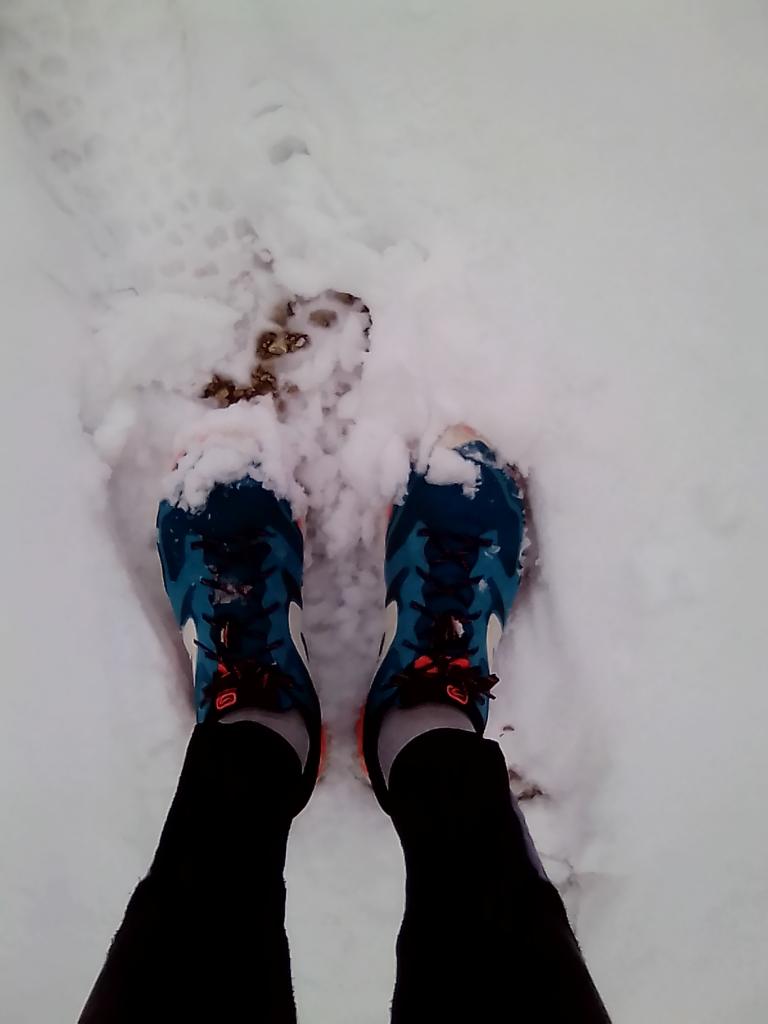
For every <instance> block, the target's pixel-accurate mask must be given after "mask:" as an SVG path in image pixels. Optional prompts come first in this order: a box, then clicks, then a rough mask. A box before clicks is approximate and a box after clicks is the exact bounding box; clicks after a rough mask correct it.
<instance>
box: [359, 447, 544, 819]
mask: <svg viewBox="0 0 768 1024" xmlns="http://www.w3.org/2000/svg"><path fill="white" fill-rule="evenodd" d="M457 456H458V457H459V458H457ZM462 463H463V465H462ZM445 466H447V467H448V470H449V471H448V473H447V474H446V473H445V472H444V471H443V470H441V471H439V472H435V471H433V467H445ZM451 474H453V475H452V476H451ZM440 477H443V478H448V479H453V480H456V479H461V480H462V483H446V484H442V483H438V482H432V481H434V480H436V479H439V478H440ZM524 535H525V509H524V500H523V493H522V488H521V486H520V484H519V482H518V480H517V479H516V475H515V474H513V473H512V471H510V470H509V469H508V468H506V467H504V466H503V465H501V464H500V462H499V459H498V457H497V455H496V453H495V452H493V451H492V450H491V448H490V447H489V446H488V444H487V443H486V442H485V441H483V440H482V439H481V438H479V437H478V436H477V435H476V434H475V433H474V432H473V431H470V430H469V429H468V428H466V427H454V428H451V430H449V431H447V432H446V434H444V435H443V437H442V438H441V439H440V441H438V444H437V445H436V448H435V450H434V452H433V454H432V456H431V460H430V468H429V470H428V471H427V473H426V474H424V473H419V472H417V471H416V470H413V471H412V472H411V475H410V478H409V480H408V486H407V490H406V494H405V498H404V499H403V501H402V503H401V504H399V505H395V506H394V507H393V511H392V515H391V518H390V521H389V526H388V529H387V538H386V556H385V557H386V560H385V581H386V586H387V594H386V610H385V625H386V628H385V632H384V636H383V638H382V642H381V647H380V650H379V661H378V665H377V669H376V672H375V675H374V679H373V683H372V685H371V689H370V692H369V694H368V700H367V702H366V705H365V708H364V710H363V716H362V723H361V726H362V728H361V736H360V739H361V754H362V758H363V762H364V766H365V770H366V772H367V774H368V777H369V779H370V781H371V784H372V786H373V789H374V792H375V794H376V796H377V798H378V799H379V802H380V803H381V804H382V806H384V807H385V809H386V800H387V797H386V784H385V779H384V776H383V773H382V769H381V765H380V763H379V756H378V741H379V733H380V730H381V725H382V721H383V720H384V718H385V716H386V715H387V714H388V712H390V711H392V710H393V709H397V708H402V709H405V708H413V707H416V706H418V705H423V704H436V705H448V706H450V707H453V708H458V709H460V711H462V712H464V714H466V716H467V717H468V719H469V721H470V723H471V725H472V726H473V727H474V729H475V730H476V732H477V733H479V734H482V733H483V732H484V730H485V726H486V723H487V720H488V709H489V703H490V701H491V699H492V698H493V694H492V692H491V691H492V689H493V687H494V686H495V685H496V683H497V682H498V679H497V677H496V676H495V675H494V674H493V660H494V655H495V652H496V647H497V645H498V642H499V640H500V639H501V634H502V631H503V629H504V624H505V622H506V621H507V618H508V616H509V613H510V610H511V608H512V603H513V601H514V599H515V595H516V594H517V591H518V587H519V585H520V579H521V575H522V558H521V556H522V549H523V543H524Z"/></svg>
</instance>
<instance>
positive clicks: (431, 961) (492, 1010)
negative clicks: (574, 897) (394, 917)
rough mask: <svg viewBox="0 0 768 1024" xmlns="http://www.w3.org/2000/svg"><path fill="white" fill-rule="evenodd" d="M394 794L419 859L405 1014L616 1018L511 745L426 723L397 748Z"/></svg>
mask: <svg viewBox="0 0 768 1024" xmlns="http://www.w3.org/2000/svg"><path fill="white" fill-rule="evenodd" d="M389 802H390V807H389V809H390V812H391V815H392V820H393V822H394V825H395V828H396V829H397V831H398V834H399V836H400V840H401V842H402V845H403V851H404V853H405V862H406V871H407V881H406V907H405V918H404V921H403V927H402V931H401V933H400V937H399V940H398V945H397V955H398V971H397V984H396V989H395V996H394V1002H393V1007H392V1021H393V1024H424V1022H425V1021H436V1022H440V1024H450V1022H453V1021H456V1022H459V1021H460V1022H462V1024H469V1022H471V1024H492V1022H495V1021H509V1022H513V1021H514V1022H520V1024H523V1022H527V1021H541V1022H546V1024H560V1022H562V1024H566V1022H567V1024H605V1022H607V1021H608V1015H607V1013H606V1011H605V1008H604V1006H603V1004H602V1002H601V1000H600V997H599V995H598V994H597V991H596V989H595V987H594V985H593V983H592V980H591V978H590V976H589V973H588V971H587V968H586V966H585V964H584V961H583V960H582V957H581V954H580V952H579V948H578V945H577V943H576V940H575V938H574V936H573V932H572V931H571V928H570V925H569V924H568V919H567V917H566V913H565V909H564V907H563V904H562V901H561V899H560V896H559V895H558V893H557V891H556V889H555V888H554V886H553V885H552V884H551V883H550V882H549V881H548V880H547V878H546V877H545V875H544V873H543V871H542V869H541V867H540V864H539V862H538V858H537V856H536V854H535V852H534V851H533V847H532V845H531V842H530V838H529V836H528V833H527V830H526V828H525V825H524V823H523V821H522V819H521V817H520V814H519V811H518V810H517V808H516V806H515V804H514V800H513V797H512V794H511V793H510V790H509V782H508V776H507V769H506V764H505V761H504V756H503V754H502V751H501V748H500V747H499V745H498V744H497V743H495V742H493V741H491V740H485V739H483V738H482V737H480V736H478V735H476V734H474V733H470V732H465V731H461V730H458V729H435V730H432V731H429V732H425V733H424V734H423V735H421V736H418V737H417V738H416V739H413V740H411V742H410V743H408V744H407V745H406V746H405V747H404V748H403V749H402V750H401V751H400V753H399V754H398V755H397V757H396V758H395V760H394V763H393V765H392V770H391V774H390V779H389Z"/></svg>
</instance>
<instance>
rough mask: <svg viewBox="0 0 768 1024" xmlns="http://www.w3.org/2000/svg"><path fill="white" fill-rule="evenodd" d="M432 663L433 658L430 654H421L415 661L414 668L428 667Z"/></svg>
mask: <svg viewBox="0 0 768 1024" xmlns="http://www.w3.org/2000/svg"><path fill="white" fill-rule="evenodd" d="M431 664H432V659H431V658H430V656H429V655H428V654H422V655H420V656H419V657H418V658H417V659H416V661H414V663H413V667H414V668H428V666H430V665H431Z"/></svg>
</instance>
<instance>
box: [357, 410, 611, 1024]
mask: <svg viewBox="0 0 768 1024" xmlns="http://www.w3.org/2000/svg"><path fill="white" fill-rule="evenodd" d="M433 470H434V471H435V472H433ZM525 520H526V508H525V500H524V495H523V492H522V478H521V477H520V474H519V473H518V472H516V471H515V470H514V468H513V467H509V466H506V465H505V464H504V462H503V461H502V460H501V459H500V458H499V457H498V455H497V454H496V453H495V452H494V451H493V450H492V449H491V448H490V447H489V446H488V443H487V442H486V441H484V440H483V439H482V438H480V437H479V436H478V435H476V434H475V433H474V432H473V431H472V430H471V429H470V428H468V427H454V428H451V429H449V430H448V431H446V432H445V434H444V435H443V436H442V438H440V440H439V441H438V442H437V444H436V445H435V448H434V449H433V452H432V453H431V455H430V469H429V472H427V473H424V472H422V471H421V470H420V469H419V468H418V467H414V468H413V469H412V472H411V475H410V477H409V479H408V484H407V488H406V493H405V495H404V497H403V499H402V500H401V501H400V502H399V504H397V505H395V506H393V509H392V513H391V516H390V520H389V526H388V528H387V542H386V556H385V566H384V575H385V579H386V584H387V595H386V617H385V623H386V628H385V631H384V636H383V638H382V642H381V648H380V652H379V663H378V666H377V670H376V674H375V675H374V678H373V682H372V684H371V689H370V692H369V694H368V700H367V702H366V705H365V709H364V713H363V718H362V732H361V739H362V754H363V758H364V761H365V765H366V768H367V770H368V776H369V778H370V780H371V784H372V786H373V790H374V793H375V794H376V797H377V798H378V800H379V803H380V804H381V806H382V808H383V809H384V810H385V811H387V812H388V813H389V814H390V815H391V816H392V819H393V821H394V824H395V827H396V828H397V831H398V833H399V835H400V839H401V842H402V844H403V850H404V852H405V860H406V870H407V888H406V912H405V921H404V924H403V929H402V932H401V935H400V939H399V942H398V977H397V986H396V991H395V997H394V1003H393V1020H394V1021H395V1022H396V1024H416V1022H418V1024H421V1022H423V1021H425V1020H435V1021H440V1024H452V1022H454V1021H455V1022H457V1024H459V1022H461V1024H468V1022H470V1021H471V1022H473V1024H490V1022H495V1021H498V1020H517V1021H520V1022H521V1024H522V1022H525V1021H529V1020H536V1021H539V1020H541V1021H546V1022H547V1024H549V1022H550V1021H551V1022H552V1024H560V1022H563V1024H565V1022H567V1024H579V1022H581V1024H595V1022H601V1024H605V1022H606V1021H607V1020H608V1017H607V1014H606V1012H605V1009H604V1007H603V1005H602V1003H601V1001H600V997H599V996H598V994H597V992H596V991H595V988H594V986H593V984H592V981H591V979H590V977H589V974H588V973H587V969H586V967H585V966H584V962H583V960H582V959H581V955H580V953H579V949H578V946H577V944H576V940H575V939H574V936H573V933H572V931H571V929H570V927H569V925H568V919H567V917H566V914H565V910H564V908H563V905H562V902H561V900H560V898H559V896H558V894H557V892H556V890H555V889H554V888H553V886H552V885H551V884H550V883H549V881H548V880H547V878H546V877H545V876H544V873H543V871H542V870H541V865H540V864H539V861H538V857H537V856H536V853H535V851H534V849H533V846H532V844H531V841H530V838H529V836H528V832H527V830H526V828H525V824H524V822H523V819H522V817H521V815H520V814H519V812H518V810H517V807H516V805H515V803H514V801H513V799H512V796H511V793H510V791H509V780H508V778H507V771H506V766H505V763H504V758H503V756H502V753H501V750H500V748H499V746H498V744H496V743H493V742H491V741H488V740H485V739H483V733H484V731H485V727H486V724H487V721H488V710H489V705H490V701H491V700H492V699H493V698H494V697H495V696H496V694H495V693H494V692H493V691H494V689H495V688H496V687H497V686H498V684H499V678H498V676H497V675H496V674H495V672H494V664H495V659H496V648H497V645H498V643H499V641H500V640H501V635H502V631H503V628H504V624H505V622H507V620H508V618H509V615H510V612H511V610H512V605H513V603H514V601H515V598H516V595H517V592H518V588H519V584H520V580H521V577H522V573H523V568H524V561H525V559H524V555H525V551H526V544H525V540H526V537H525Z"/></svg>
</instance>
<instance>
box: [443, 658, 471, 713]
mask: <svg viewBox="0 0 768 1024" xmlns="http://www.w3.org/2000/svg"><path fill="white" fill-rule="evenodd" d="M462 660H464V659H462ZM445 692H446V693H447V694H448V696H449V697H450V698H451V700H455V701H456V703H457V704H468V703H469V695H468V694H466V693H465V692H464V691H463V690H460V689H459V688H458V687H457V686H446V688H445Z"/></svg>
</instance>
